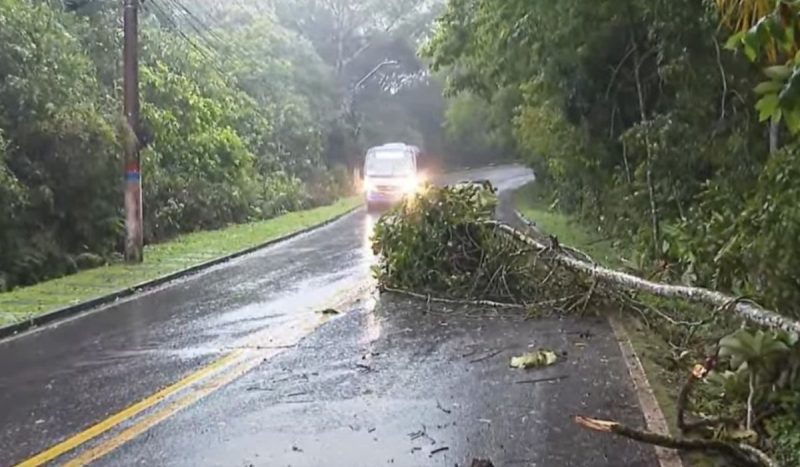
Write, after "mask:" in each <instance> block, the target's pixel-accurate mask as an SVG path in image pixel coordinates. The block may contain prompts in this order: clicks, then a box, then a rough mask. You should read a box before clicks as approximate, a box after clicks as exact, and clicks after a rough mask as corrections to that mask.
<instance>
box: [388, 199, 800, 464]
mask: <svg viewBox="0 0 800 467" xmlns="http://www.w3.org/2000/svg"><path fill="white" fill-rule="evenodd" d="M496 206H497V198H496V196H495V194H494V190H493V188H492V187H491V185H489V184H487V183H484V184H459V185H456V186H452V187H444V188H436V187H430V186H429V187H427V188H426V190H425V191H424V192H423V193H421V194H419V195H417V196H416V197H414V198H413V199H409V200H407V201H406V202H404V203H403V204H402V205H400V206H399V207H397V208H396V209H394V210H392V211H391V212H389V213H387V214H386V215H385V216H383V217H382V218H381V220H380V221H379V222H378V224H377V225H376V228H375V232H374V237H373V250H374V251H375V253H376V254H378V255H379V258H380V261H379V264H378V265H377V266H376V267H375V268H374V273H375V276H376V277H377V279H378V281H379V284H380V287H381V289H382V290H383V291H390V292H395V293H404V294H406V295H410V296H412V297H416V298H419V299H423V300H426V301H427V302H429V303H430V302H444V303H450V304H465V303H467V304H472V305H475V306H483V307H487V306H489V307H498V306H507V307H510V308H522V309H527V310H532V309H533V310H535V309H538V308H549V309H550V310H552V311H556V312H562V313H569V312H576V311H577V312H584V311H586V310H587V309H602V308H604V305H608V304H613V305H614V308H617V309H619V308H622V309H631V304H633V303H637V302H636V301H635V300H633V296H634V295H635V296H639V295H645V296H652V297H659V298H662V299H668V300H672V301H675V302H679V303H685V304H691V305H693V306H697V307H699V308H698V313H699V314H705V315H708V316H712V317H717V316H724V317H725V318H728V319H731V318H737V319H741V320H743V321H744V322H746V323H750V324H751V325H755V326H757V327H758V328H761V329H767V330H771V331H770V332H769V333H765V332H763V331H758V332H757V333H755V334H752V335H750V334H748V331H742V332H739V333H738V334H732V335H729V336H726V337H725V338H724V339H723V340H722V341H719V343H716V342H715V343H714V344H713V347H715V348H716V349H717V351H716V352H715V353H714V355H712V356H709V358H707V362H713V365H709V366H708V367H707V368H706V370H705V371H704V372H703V373H702V375H700V376H696V375H694V376H691V377H690V378H689V379H688V381H687V384H686V386H685V387H684V390H683V391H681V394H680V395H679V420H678V424H679V426H680V429H681V430H682V431H684V432H685V434H687V435H690V434H691V435H692V437H688V438H671V437H668V436H666V437H665V436H663V435H654V436H651V435H653V434H649V433H647V432H643V431H640V430H636V429H632V428H629V427H624V426H622V425H619V424H617V423H614V422H605V421H598V420H594V419H591V418H588V417H577V418H575V421H576V422H578V423H580V424H581V426H584V427H586V428H592V429H595V430H600V431H608V432H612V433H616V434H618V435H621V436H627V437H630V438H633V439H636V440H638V441H642V442H648V443H651V444H657V445H661V446H667V447H674V448H677V449H688V450H701V451H707V452H711V453H716V454H719V455H723V456H726V457H727V458H728V459H730V460H732V461H734V462H736V463H738V464H741V465H747V466H751V465H759V466H761V465H763V466H769V467H772V466H773V465H777V464H776V463H775V461H773V460H772V459H770V458H769V456H767V455H766V454H764V452H763V450H762V449H759V448H758V447H756V446H755V445H751V444H748V442H745V441H742V440H738V439H726V438H725V436H726V434H725V433H727V432H728V431H726V430H727V429H728V428H730V427H731V425H733V428H731V429H730V431H731V432H736V431H738V432H747V433H751V432H753V433H754V431H753V430H754V429H755V427H754V426H753V420H754V418H755V417H754V413H755V412H756V408H757V406H758V410H759V411H760V412H761V414H762V415H763V414H765V413H768V412H769V411H770V410H775V409H776V407H779V408H778V410H779V411H782V412H789V413H790V412H791V411H792V410H793V409H791V408H788V407H790V406H788V405H787V406H778V405H776V404H775V403H773V402H770V400H772V399H771V398H770V397H761V394H762V393H764V392H766V393H768V394H777V393H778V392H779V391H787V392H788V393H789V394H791V393H792V392H793V391H797V390H800V345H798V344H797V339H798V336H800V323H798V322H796V321H793V320H791V319H789V318H787V317H785V316H783V315H781V314H779V313H777V312H775V311H772V310H768V309H765V308H764V307H761V306H759V305H758V304H756V303H754V302H752V301H750V300H746V299H743V298H738V297H733V296H730V295H727V294H724V293H721V292H718V291H714V290H709V289H705V288H701V287H688V286H682V285H672V284H665V283H660V282H655V281H652V280H647V279H643V278H641V277H639V276H636V275H633V274H630V273H627V272H621V271H616V270H613V269H609V268H606V267H603V266H601V265H599V264H597V263H596V262H594V261H593V260H592V259H591V258H590V257H589V256H588V255H586V254H584V253H582V252H580V251H578V250H575V249H573V248H570V247H568V246H565V245H561V244H560V243H559V241H558V239H557V238H554V237H546V236H543V235H541V233H538V234H537V235H536V236H535V237H534V236H530V235H527V234H526V233H525V232H523V231H521V230H518V229H516V228H514V227H512V226H510V225H508V224H505V223H502V222H499V221H496V220H494V219H492V214H493V212H494V211H495V208H496ZM590 303H591V304H592V307H591V308H589V307H588V305H589V304H590ZM651 308H652V307H651ZM658 315H659V316H661V317H663V318H665V319H666V320H667V321H668V322H670V323H671V324H673V325H676V326H687V327H688V326H691V327H693V328H694V327H696V326H698V325H709V326H712V325H713V323H712V322H713V321H714V320H713V319H701V320H698V321H692V322H688V321H681V320H675V319H672V318H670V317H669V316H668V315H666V314H665V313H663V312H660V311H659V312H658ZM709 323H712V324H709ZM692 332H693V331H692ZM717 339H719V338H717ZM726 339H727V341H726ZM722 344H725V345H726V346H727V347H726V346H724V345H722ZM720 348H722V351H720ZM715 365H719V366H720V367H721V368H716V370H719V371H717V373H718V374H719V375H722V376H721V377H724V378H728V380H729V381H734V380H741V381H743V382H744V387H745V389H746V393H747V397H746V401H741V402H742V405H743V406H744V407H746V415H747V417H746V418H747V420H746V425H745V424H744V423H741V424H740V423H739V422H738V421H737V420H736V419H732V417H728V416H720V417H708V416H700V417H697V418H699V419H700V420H699V421H691V422H690V421H687V420H686V419H685V417H686V412H687V409H686V407H687V404H688V401H689V400H690V392H691V390H692V389H693V388H694V386H695V384H696V383H697V382H699V381H704V382H706V381H705V380H704V377H705V376H706V374H708V373H709V372H712V371H715V368H714V366H715ZM731 375H733V376H731ZM741 381H739V382H741ZM734 382H737V381H734ZM768 406H769V408H768ZM739 425H744V426H743V427H740V426H739ZM699 428H708V430H699ZM740 428H741V429H740ZM709 438H710V439H709ZM750 442H753V443H754V444H758V442H757V440H750Z"/></svg>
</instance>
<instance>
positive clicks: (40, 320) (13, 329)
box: [0, 204, 363, 340]
mask: <svg viewBox="0 0 800 467" xmlns="http://www.w3.org/2000/svg"><path fill="white" fill-rule="evenodd" d="M362 207H363V206H362V205H361V204H359V205H357V206H354V207H352V208H350V209H348V210H347V211H345V212H343V213H341V214H338V215H336V216H334V217H332V218H330V219H328V220H326V221H324V222H321V223H319V224H315V225H312V226H309V227H306V228H303V229H300V230H297V231H294V232H291V233H288V234H286V235H283V236H280V237H277V238H273V239H271V240H268V241H266V242H264V243H260V244H258V245H255V246H252V247H249V248H245V249H244V250H239V251H237V252H235V253H231V254H229V255H225V256H220V257H218V258H214V259H212V260H209V261H205V262H203V263H200V264H196V265H194V266H191V267H188V268H186V269H181V270H179V271H175V272H171V273H169V274H165V275H163V276H161V277H157V278H155V279H151V280H148V281H144V282H140V283H139V284H136V285H133V286H131V287H127V288H124V289H120V290H118V291H116V292H112V293H110V294H108V295H102V296H100V297H96V298H92V299H90V300H87V301H85V302H81V303H77V304H75V305H69V306H65V307H62V308H57V309H55V310H52V311H48V312H45V313H42V314H40V315H36V316H33V317H31V318H30V319H27V320H25V321H20V322H18V323H14V324H9V325H6V326H2V327H0V340H3V339H6V338H9V337H12V336H16V335H18V334H20V333H23V332H25V331H29V330H31V329H33V328H35V327H38V326H42V325H44V324H49V323H52V322H54V321H59V320H62V319H65V318H69V317H72V316H76V315H78V314H80V313H82V312H84V311H88V310H91V309H94V308H97V307H100V306H103V305H107V304H109V303H113V302H115V301H117V300H120V299H123V298H127V297H130V296H132V295H135V294H137V293H140V292H144V291H146V290H149V289H152V288H155V287H158V286H160V285H163V284H166V283H167V282H171V281H174V280H176V279H182V278H184V277H188V276H191V275H193V274H195V273H197V272H200V271H202V270H205V269H208V268H210V267H212V266H217V265H220V264H222V263H226V262H228V261H231V260H233V259H236V258H239V257H241V256H244V255H247V254H250V253H253V252H256V251H258V250H261V249H262V248H266V247H269V246H273V245H275V244H278V243H281V242H285V241H287V240H290V239H292V238H295V237H298V236H300V235H303V234H306V233H309V232H312V231H314V230H317V229H320V228H322V227H325V226H327V225H330V224H332V223H334V222H336V221H338V220H340V219H343V218H344V217H346V216H349V215H350V214H353V213H354V212H356V211H358V210H359V209H361V208H362Z"/></svg>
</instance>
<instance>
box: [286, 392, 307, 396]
mask: <svg viewBox="0 0 800 467" xmlns="http://www.w3.org/2000/svg"><path fill="white" fill-rule="evenodd" d="M306 394H308V392H306V391H302V392H293V393H291V394H287V395H286V397H297V396H305V395H306Z"/></svg>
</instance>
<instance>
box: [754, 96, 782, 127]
mask: <svg viewBox="0 0 800 467" xmlns="http://www.w3.org/2000/svg"><path fill="white" fill-rule="evenodd" d="M777 109H778V96H777V95H776V94H767V95H765V96H764V97H762V98H761V99H759V101H758V102H757V103H756V110H758V120H759V121H761V122H765V121H767V120H769V119H770V118H771V117H772V116H773V115H774V114H775V111H776V110H777Z"/></svg>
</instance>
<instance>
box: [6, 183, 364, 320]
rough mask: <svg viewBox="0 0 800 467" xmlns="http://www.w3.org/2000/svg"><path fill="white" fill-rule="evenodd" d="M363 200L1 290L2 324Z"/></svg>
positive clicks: (248, 244) (252, 242)
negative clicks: (138, 259)
mask: <svg viewBox="0 0 800 467" xmlns="http://www.w3.org/2000/svg"><path fill="white" fill-rule="evenodd" d="M360 204H361V199H360V198H359V197H349V198H343V199H341V200H339V201H337V202H335V203H333V204H331V205H329V206H322V207H318V208H314V209H310V210H302V211H296V212H291V213H287V214H282V215H279V216H277V217H275V218H273V219H268V220H263V221H257V222H249V223H245V224H238V225H232V226H230V227H226V228H222V229H219V230H212V231H201V232H193V233H188V234H181V235H178V236H177V237H175V238H173V239H170V240H167V241H164V242H161V243H156V244H153V245H148V246H147V247H146V248H145V253H147V255H146V256H145V260H144V263H142V264H137V265H127V264H124V263H114V264H109V265H106V266H101V267H97V268H92V269H88V270H86V271H81V272H78V273H76V274H71V275H68V276H65V277H61V278H57V279H52V280H49V281H45V282H42V283H39V284H36V285H33V286H29V287H20V288H17V289H15V290H13V291H11V292H7V293H4V294H1V295H0V326H3V325H7V324H13V323H18V322H21V321H25V320H28V319H30V318H32V317H34V316H36V315H38V314H41V313H45V312H48V311H52V310H55V309H58V308H62V307H65V306H69V305H75V304H77V303H81V302H83V301H86V300H90V299H92V298H96V297H99V296H102V295H106V294H110V293H114V292H118V291H120V290H124V289H126V288H129V287H133V286H136V285H139V284H141V283H143V282H146V281H150V280H153V279H157V278H159V277H161V276H164V275H167V274H171V273H174V272H177V271H181V270H183V269H186V268H190V267H192V266H196V265H199V264H202V263H205V262H208V261H211V260H214V259H217V258H220V257H223V256H227V255H230V254H233V253H237V252H239V251H242V250H245V249H248V248H252V247H256V246H259V245H262V244H264V243H266V242H268V241H270V240H275V239H277V238H280V237H283V236H285V235H288V234H291V233H294V232H297V231H299V230H302V229H305V228H309V227H312V226H315V225H318V224H321V223H323V222H325V221H327V220H329V219H331V218H333V217H336V216H338V215H341V214H343V213H345V212H347V211H348V210H350V209H353V208H355V207H357V206H359V205H360Z"/></svg>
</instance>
